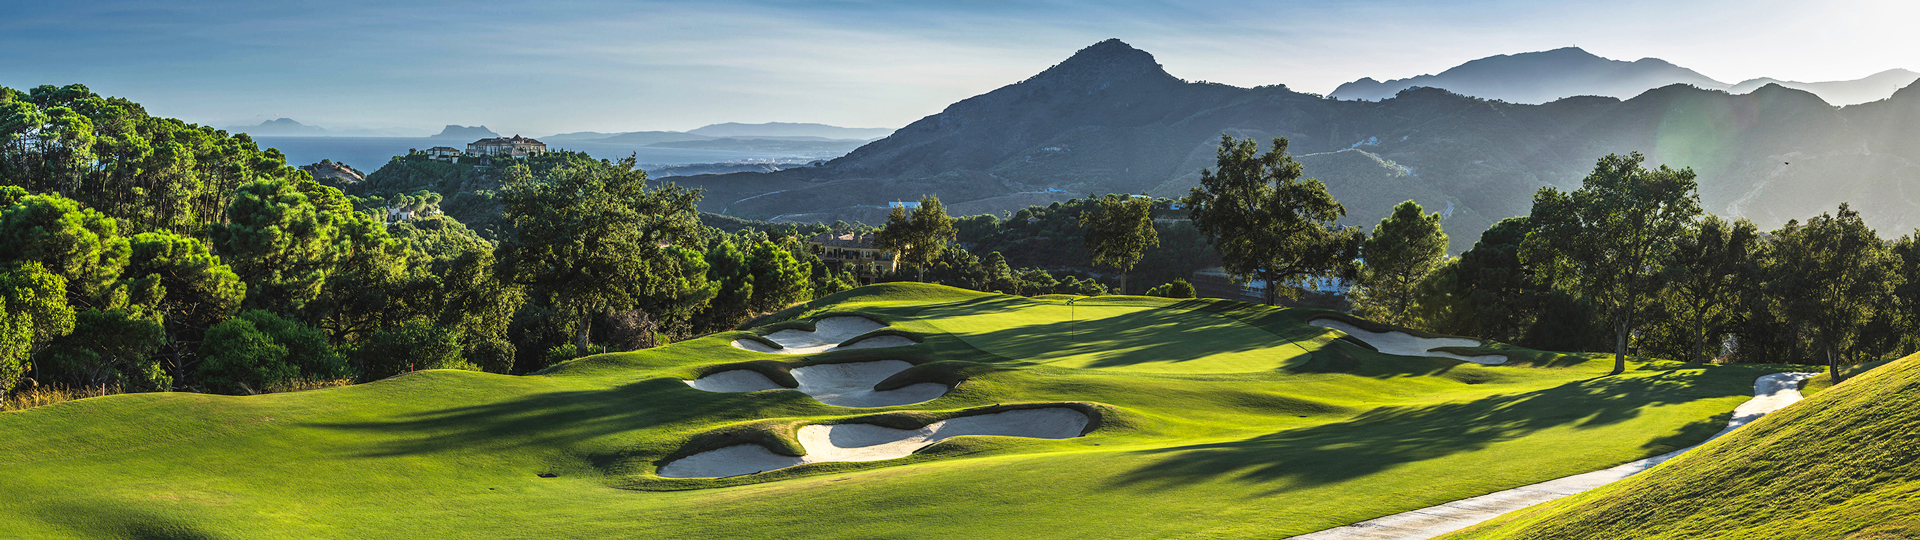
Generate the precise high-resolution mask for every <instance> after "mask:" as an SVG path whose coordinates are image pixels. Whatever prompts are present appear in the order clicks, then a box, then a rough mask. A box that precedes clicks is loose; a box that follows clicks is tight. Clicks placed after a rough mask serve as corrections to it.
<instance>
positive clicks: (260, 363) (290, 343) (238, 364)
mask: <svg viewBox="0 0 1920 540" xmlns="http://www.w3.org/2000/svg"><path fill="white" fill-rule="evenodd" d="M200 355H201V358H202V361H201V363H200V368H199V371H198V373H199V376H200V381H201V383H202V384H203V385H205V386H206V387H207V389H209V390H213V391H215V392H222V393H228V394H253V393H259V392H263V391H265V390H266V389H267V388H269V387H275V386H280V385H285V384H287V382H288V381H290V380H292V379H295V378H307V379H316V380H319V379H335V378H339V377H342V376H345V375H346V373H347V367H346V362H345V361H343V360H342V359H341V358H340V355H339V354H338V353H336V352H334V350H333V348H332V347H329V346H328V345H327V336H326V334H323V333H321V332H320V331H319V330H315V329H313V328H311V327H308V326H306V325H302V324H300V323H298V322H294V321H291V320H287V319H285V318H282V317H280V316H279V315H275V314H273V313H272V312H268V311H264V310H258V309H256V310H250V311H246V312H244V313H241V314H240V316H239V317H235V318H233V319H230V320H228V321H226V322H222V323H220V324H216V325H214V326H213V328H209V329H207V338H206V341H203V342H201V344H200Z"/></svg>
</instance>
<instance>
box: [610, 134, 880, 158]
mask: <svg viewBox="0 0 1920 540" xmlns="http://www.w3.org/2000/svg"><path fill="white" fill-rule="evenodd" d="M863 144H866V141H859V140H817V139H816V140H805V139H801V140H793V139H735V138H732V137H723V138H719V139H702V140H695V141H666V142H658V143H653V144H649V145H647V146H651V147H656V148H698V149H704V150H730V151H735V152H762V153H789V154H794V155H801V156H808V157H840V156H843V155H846V154H847V152H851V151H853V149H855V148H859V147H860V145H863Z"/></svg>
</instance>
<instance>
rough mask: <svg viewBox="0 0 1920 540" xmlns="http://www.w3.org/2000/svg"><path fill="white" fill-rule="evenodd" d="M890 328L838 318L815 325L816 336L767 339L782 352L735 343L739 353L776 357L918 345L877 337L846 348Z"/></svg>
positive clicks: (796, 333) (792, 331)
mask: <svg viewBox="0 0 1920 540" xmlns="http://www.w3.org/2000/svg"><path fill="white" fill-rule="evenodd" d="M886 327H887V325H885V324H882V323H880V322H878V321H874V320H873V319H869V318H866V317H861V316H858V315H836V316H833V317H827V318H824V319H820V320H818V321H814V323H813V331H812V332H808V331H806V330H800V329H796V328H789V329H786V330H781V331H778V332H774V333H771V334H767V335H766V336H763V337H765V338H766V339H767V340H768V341H772V342H774V343H778V344H780V347H781V348H779V349H775V348H773V347H768V346H767V345H766V344H765V343H761V342H758V341H755V340H751V339H736V340H733V346H734V348H738V349H745V350H749V351H753V352H762V353H772V354H817V353H823V352H827V351H831V350H834V349H875V348H881V347H902V346H907V345H913V344H915V343H916V342H915V341H913V340H912V339H908V338H906V337H903V336H874V337H870V338H867V339H863V340H860V341H857V342H854V343H852V344H846V345H842V344H843V343H845V342H846V341H847V340H849V339H853V338H855V337H859V336H860V335H861V334H865V333H867V332H872V331H874V330H879V329H881V328H886Z"/></svg>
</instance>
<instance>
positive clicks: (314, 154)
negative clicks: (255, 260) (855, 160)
mask: <svg viewBox="0 0 1920 540" xmlns="http://www.w3.org/2000/svg"><path fill="white" fill-rule="evenodd" d="M253 140H254V142H256V143H259V144H260V146H261V147H262V148H278V149H280V152H281V153H283V154H286V155H287V164H288V165H307V164H312V163H319V162H320V160H322V159H330V160H333V161H334V162H336V163H345V164H347V165H348V166H350V167H353V168H354V169H357V170H359V171H360V172H363V173H368V174H372V173H373V171H375V170H379V169H380V167H381V166H383V165H386V164H387V161H388V160H390V159H392V158H393V156H403V155H406V154H407V151H408V150H412V149H418V150H426V149H428V148H432V147H435V146H451V147H454V148H462V149H464V148H466V145H467V144H466V143H468V142H471V141H464V140H462V141H453V140H449V139H434V138H426V137H254V138H253ZM548 148H553V149H556V150H573V151H576V152H586V153H587V155H590V156H593V157H596V158H600V159H610V160H618V159H622V158H625V157H627V156H634V157H635V158H636V159H637V160H638V161H639V162H640V166H641V168H643V169H651V168H654V167H664V166H672V165H689V164H695V163H794V162H804V161H807V160H812V159H819V158H820V157H821V156H817V155H803V154H798V153H795V154H782V153H767V152H740V151H732V150H702V149H689V148H653V147H646V146H637V145H629V144H617V143H615V144H609V143H597V142H594V141H566V142H561V143H554V144H550V145H548Z"/></svg>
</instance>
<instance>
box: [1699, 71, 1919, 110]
mask: <svg viewBox="0 0 1920 540" xmlns="http://www.w3.org/2000/svg"><path fill="white" fill-rule="evenodd" d="M1915 80H1920V73H1914V72H1912V71H1907V70H1904V69H1889V70H1886V71H1882V72H1879V73H1875V74H1872V75H1868V76H1867V77H1866V78H1864V79H1855V80H1851V81H1828V82H1811V83H1807V82H1796V81H1782V80H1776V79H1771V78H1765V77H1763V78H1759V79H1750V80H1745V81H1741V82H1740V83H1739V84H1735V85H1733V87H1732V88H1730V89H1728V91H1729V92H1733V93H1735V94H1745V93H1748V92H1752V91H1754V89H1757V88H1760V87H1762V86H1766V85H1768V84H1778V85H1780V86H1784V87H1787V88H1792V89H1795V90H1805V91H1808V92H1813V93H1814V94H1815V95H1818V96H1820V99H1822V100H1825V101H1826V102H1827V103H1832V104H1834V105H1855V104H1860V103H1866V102H1869V101H1879V100H1882V99H1887V96H1891V95H1893V93H1894V91H1896V90H1899V89H1901V88H1906V87H1907V86H1908V85H1911V84H1913V81H1915Z"/></svg>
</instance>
